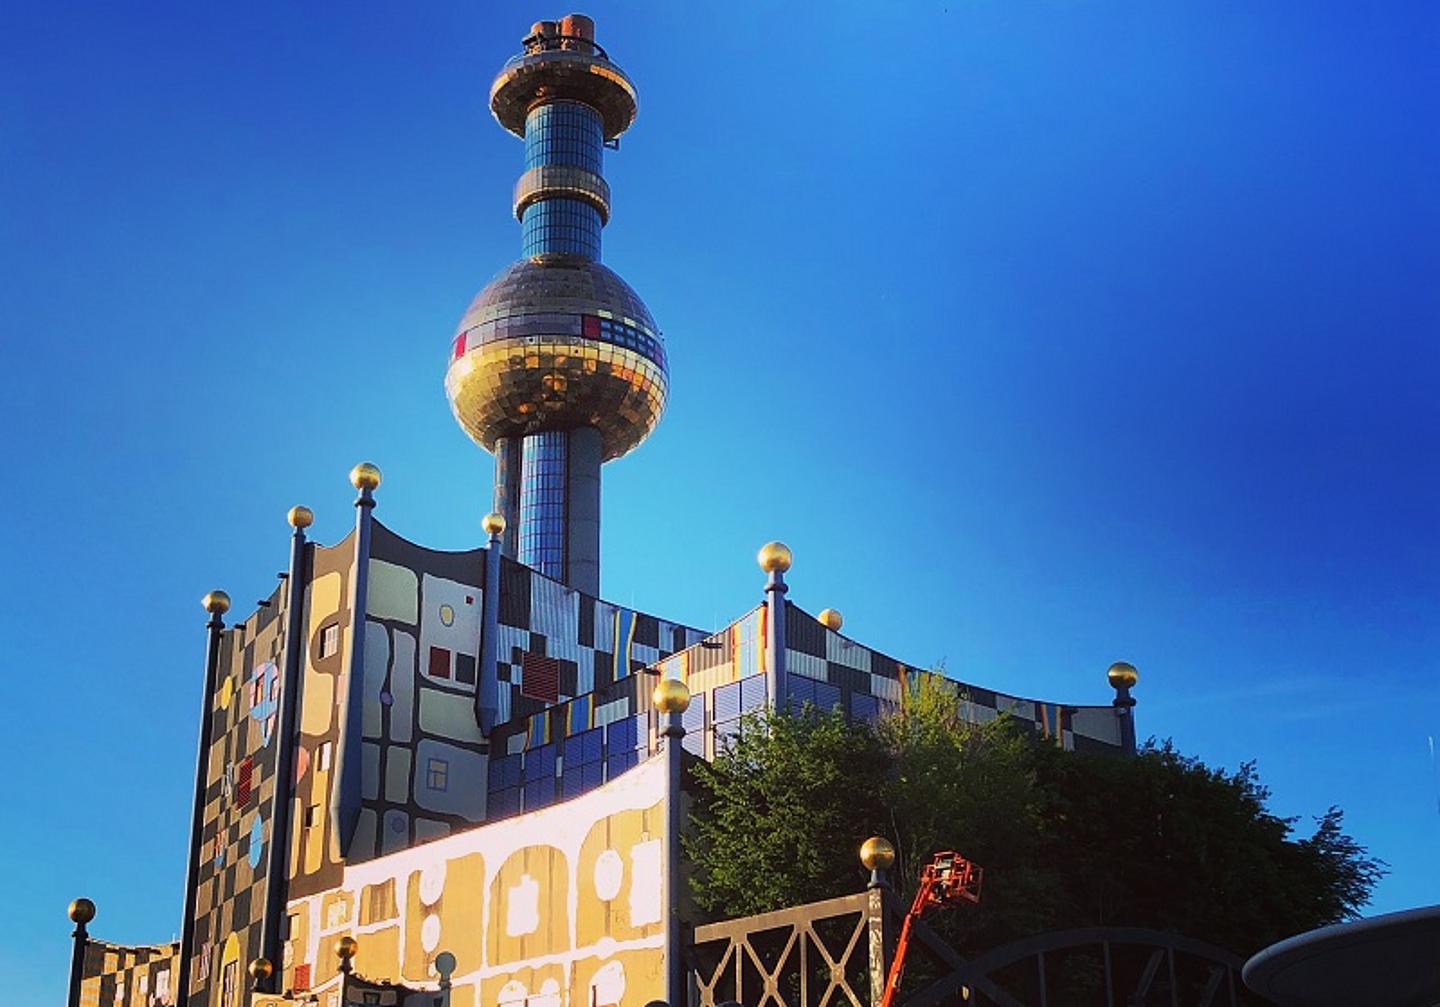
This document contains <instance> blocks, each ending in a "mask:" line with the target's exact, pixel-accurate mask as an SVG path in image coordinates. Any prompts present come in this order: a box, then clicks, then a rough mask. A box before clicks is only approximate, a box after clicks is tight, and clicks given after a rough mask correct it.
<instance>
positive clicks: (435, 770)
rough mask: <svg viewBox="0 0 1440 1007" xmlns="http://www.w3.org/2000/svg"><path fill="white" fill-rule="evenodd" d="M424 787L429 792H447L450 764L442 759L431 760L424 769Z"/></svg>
mask: <svg viewBox="0 0 1440 1007" xmlns="http://www.w3.org/2000/svg"><path fill="white" fill-rule="evenodd" d="M425 786H427V787H429V788H430V789H431V790H448V789H449V787H450V763H448V762H446V761H445V760H444V759H431V760H430V763H429V765H427V766H426V767H425Z"/></svg>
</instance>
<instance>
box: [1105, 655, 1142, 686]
mask: <svg viewBox="0 0 1440 1007" xmlns="http://www.w3.org/2000/svg"><path fill="white" fill-rule="evenodd" d="M1105 677H1106V678H1107V679H1109V681H1110V687H1111V688H1113V689H1130V688H1134V686H1135V683H1136V682H1138V681H1140V672H1138V671H1136V670H1135V666H1134V665H1133V664H1131V663H1130V662H1129V661H1116V662H1115V663H1114V664H1112V665H1111V666H1110V670H1109V671H1107V672H1105Z"/></svg>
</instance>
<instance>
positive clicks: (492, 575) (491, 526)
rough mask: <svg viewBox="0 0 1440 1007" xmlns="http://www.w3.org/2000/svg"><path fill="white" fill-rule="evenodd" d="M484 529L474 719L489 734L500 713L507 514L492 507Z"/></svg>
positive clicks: (484, 733) (483, 522)
mask: <svg viewBox="0 0 1440 1007" xmlns="http://www.w3.org/2000/svg"><path fill="white" fill-rule="evenodd" d="M480 527H481V528H483V529H485V535H486V539H487V541H486V544H485V583H484V584H483V585H482V586H481V589H480V673H479V675H477V676H476V678H477V679H478V682H479V684H478V686H477V687H476V689H475V722H476V723H477V724H478V725H479V726H480V733H481V734H483V735H485V736H486V737H487V738H488V737H489V736H490V731H491V730H492V729H493V728H494V727H495V721H496V720H498V719H499V717H500V676H499V671H498V666H497V663H496V662H497V660H498V658H499V651H500V554H501V553H502V552H503V551H504V548H505V546H504V535H505V516H504V515H503V514H501V513H500V512H499V511H491V512H490V513H489V514H486V515H485V517H484V518H483V519H482V520H481V521H480Z"/></svg>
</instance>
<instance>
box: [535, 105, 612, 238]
mask: <svg viewBox="0 0 1440 1007" xmlns="http://www.w3.org/2000/svg"><path fill="white" fill-rule="evenodd" d="M604 139H605V138H604V135H603V129H602V126H601V123H600V113H599V112H597V111H595V109H593V108H591V107H590V106H589V105H585V104H582V103H580V102H578V101H552V102H549V103H548V104H545V105H541V106H539V107H537V108H534V109H531V111H530V114H529V115H527V116H526V117H525V168H526V170H527V171H528V170H529V169H531V168H541V167H553V166H564V167H569V168H580V169H583V170H584V171H589V172H593V173H594V174H596V175H599V174H601V171H602V168H603V160H602V158H603V154H602V151H603V150H604ZM520 224H521V227H522V228H523V236H522V238H521V250H522V251H523V252H524V254H525V255H527V256H534V255H544V254H547V253H550V254H557V253H558V254H566V255H579V256H582V257H584V258H586V259H598V258H600V228H601V227H602V226H604V222H603V221H602V220H601V219H600V211H599V210H598V209H597V208H596V207H595V206H594V205H593V204H591V203H588V202H586V201H585V200H582V199H569V198H566V197H564V196H548V197H546V198H543V199H539V200H537V201H536V202H534V203H531V204H530V205H529V206H527V207H526V208H525V212H524V213H523V214H522V215H521V217H520Z"/></svg>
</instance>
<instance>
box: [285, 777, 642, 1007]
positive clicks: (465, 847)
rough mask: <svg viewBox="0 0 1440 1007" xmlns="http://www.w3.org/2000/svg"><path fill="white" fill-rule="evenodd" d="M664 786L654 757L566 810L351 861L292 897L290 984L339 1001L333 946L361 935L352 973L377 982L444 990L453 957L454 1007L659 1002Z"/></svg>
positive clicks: (321, 999)
mask: <svg viewBox="0 0 1440 1007" xmlns="http://www.w3.org/2000/svg"><path fill="white" fill-rule="evenodd" d="M665 789H666V772H665V764H664V760H663V759H662V758H654V759H649V760H647V761H644V762H641V763H639V764H638V765H637V766H635V767H634V769H633V770H632V771H630V772H627V773H625V774H624V775H623V776H621V777H619V778H617V779H616V780H614V781H612V782H610V783H607V784H605V785H603V786H601V787H598V788H596V789H594V790H591V791H589V792H588V793H586V794H585V795H583V796H581V797H579V798H577V799H575V800H574V801H571V802H568V803H566V804H564V805H563V806H557V807H553V808H548V809H544V810H541V811H536V812H533V813H530V814H527V815H524V816H522V817H521V818H518V819H515V820H513V821H510V822H502V823H496V824H492V825H483V826H479V827H476V828H472V829H469V830H466V831H464V832H461V833H458V834H456V835H452V836H449V837H446V838H443V839H439V840H437V841H434V842H430V843H426V844H423V845H420V846H416V847H414V848H413V849H408V850H401V851H397V852H394V853H390V854H386V855H383V856H380V857H377V858H375V859H372V860H369V861H367V862H365V863H359V864H352V865H347V866H346V867H345V868H344V871H343V873H342V877H341V880H340V882H339V883H338V884H337V885H336V886H335V887H334V888H333V889H331V890H329V891H326V892H323V893H317V894H315V895H311V896H309V897H306V898H299V899H292V900H291V901H290V903H289V925H288V928H287V938H286V941H285V949H284V959H283V963H282V964H283V966H284V971H283V974H282V986H283V991H284V993H285V994H286V995H288V996H291V997H294V998H296V999H302V998H307V999H308V997H310V996H313V997H314V998H315V1002H317V1003H320V1004H328V1003H332V1002H333V1003H336V1004H337V1005H338V1002H339V995H338V991H339V985H340V982H339V979H340V977H339V973H338V960H337V959H336V957H335V955H334V953H333V950H332V949H333V947H334V945H335V942H336V941H337V940H339V939H340V938H341V937H343V936H352V937H354V938H356V940H358V941H359V945H360V947H359V953H358V954H357V956H356V958H355V960H354V968H355V972H356V973H357V974H360V975H363V976H364V977H365V980H366V981H367V982H368V983H371V984H378V985H380V986H387V985H388V986H394V987H404V988H408V989H411V990H413V989H416V988H417V987H418V988H428V989H432V990H433V989H434V988H435V987H436V984H437V980H438V976H437V973H436V969H435V962H436V957H437V956H438V955H439V954H441V953H442V952H447V951H448V952H449V953H450V954H452V955H454V956H455V958H456V962H457V964H456V968H455V971H454V973H453V975H452V977H451V981H452V984H453V986H452V989H451V992H450V1001H449V1002H450V1004H451V1007H479V1005H481V1004H484V1005H487V1007H499V1005H514V1007H523V1005H526V1004H529V1005H532V1007H533V1005H536V1004H546V1005H553V1007H567V1005H576V1007H597V1005H598V1007H609V1005H619V1004H621V1003H622V1002H623V1003H625V1004H640V1003H645V1002H647V1001H649V1000H653V999H656V998H657V997H659V996H660V994H661V988H662V985H663V979H662V976H663V973H662V967H663V947H664V927H663V912H662V908H663V906H664V905H665V892H664V864H665V850H664V841H663V836H664V813H665V799H666V796H665ZM372 988H373V987H372ZM375 1002H380V1001H375ZM392 1002H400V1003H404V1002H406V1001H405V1000H404V998H403V997H397V1000H396V1001H392ZM421 1002H423V1001H421Z"/></svg>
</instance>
